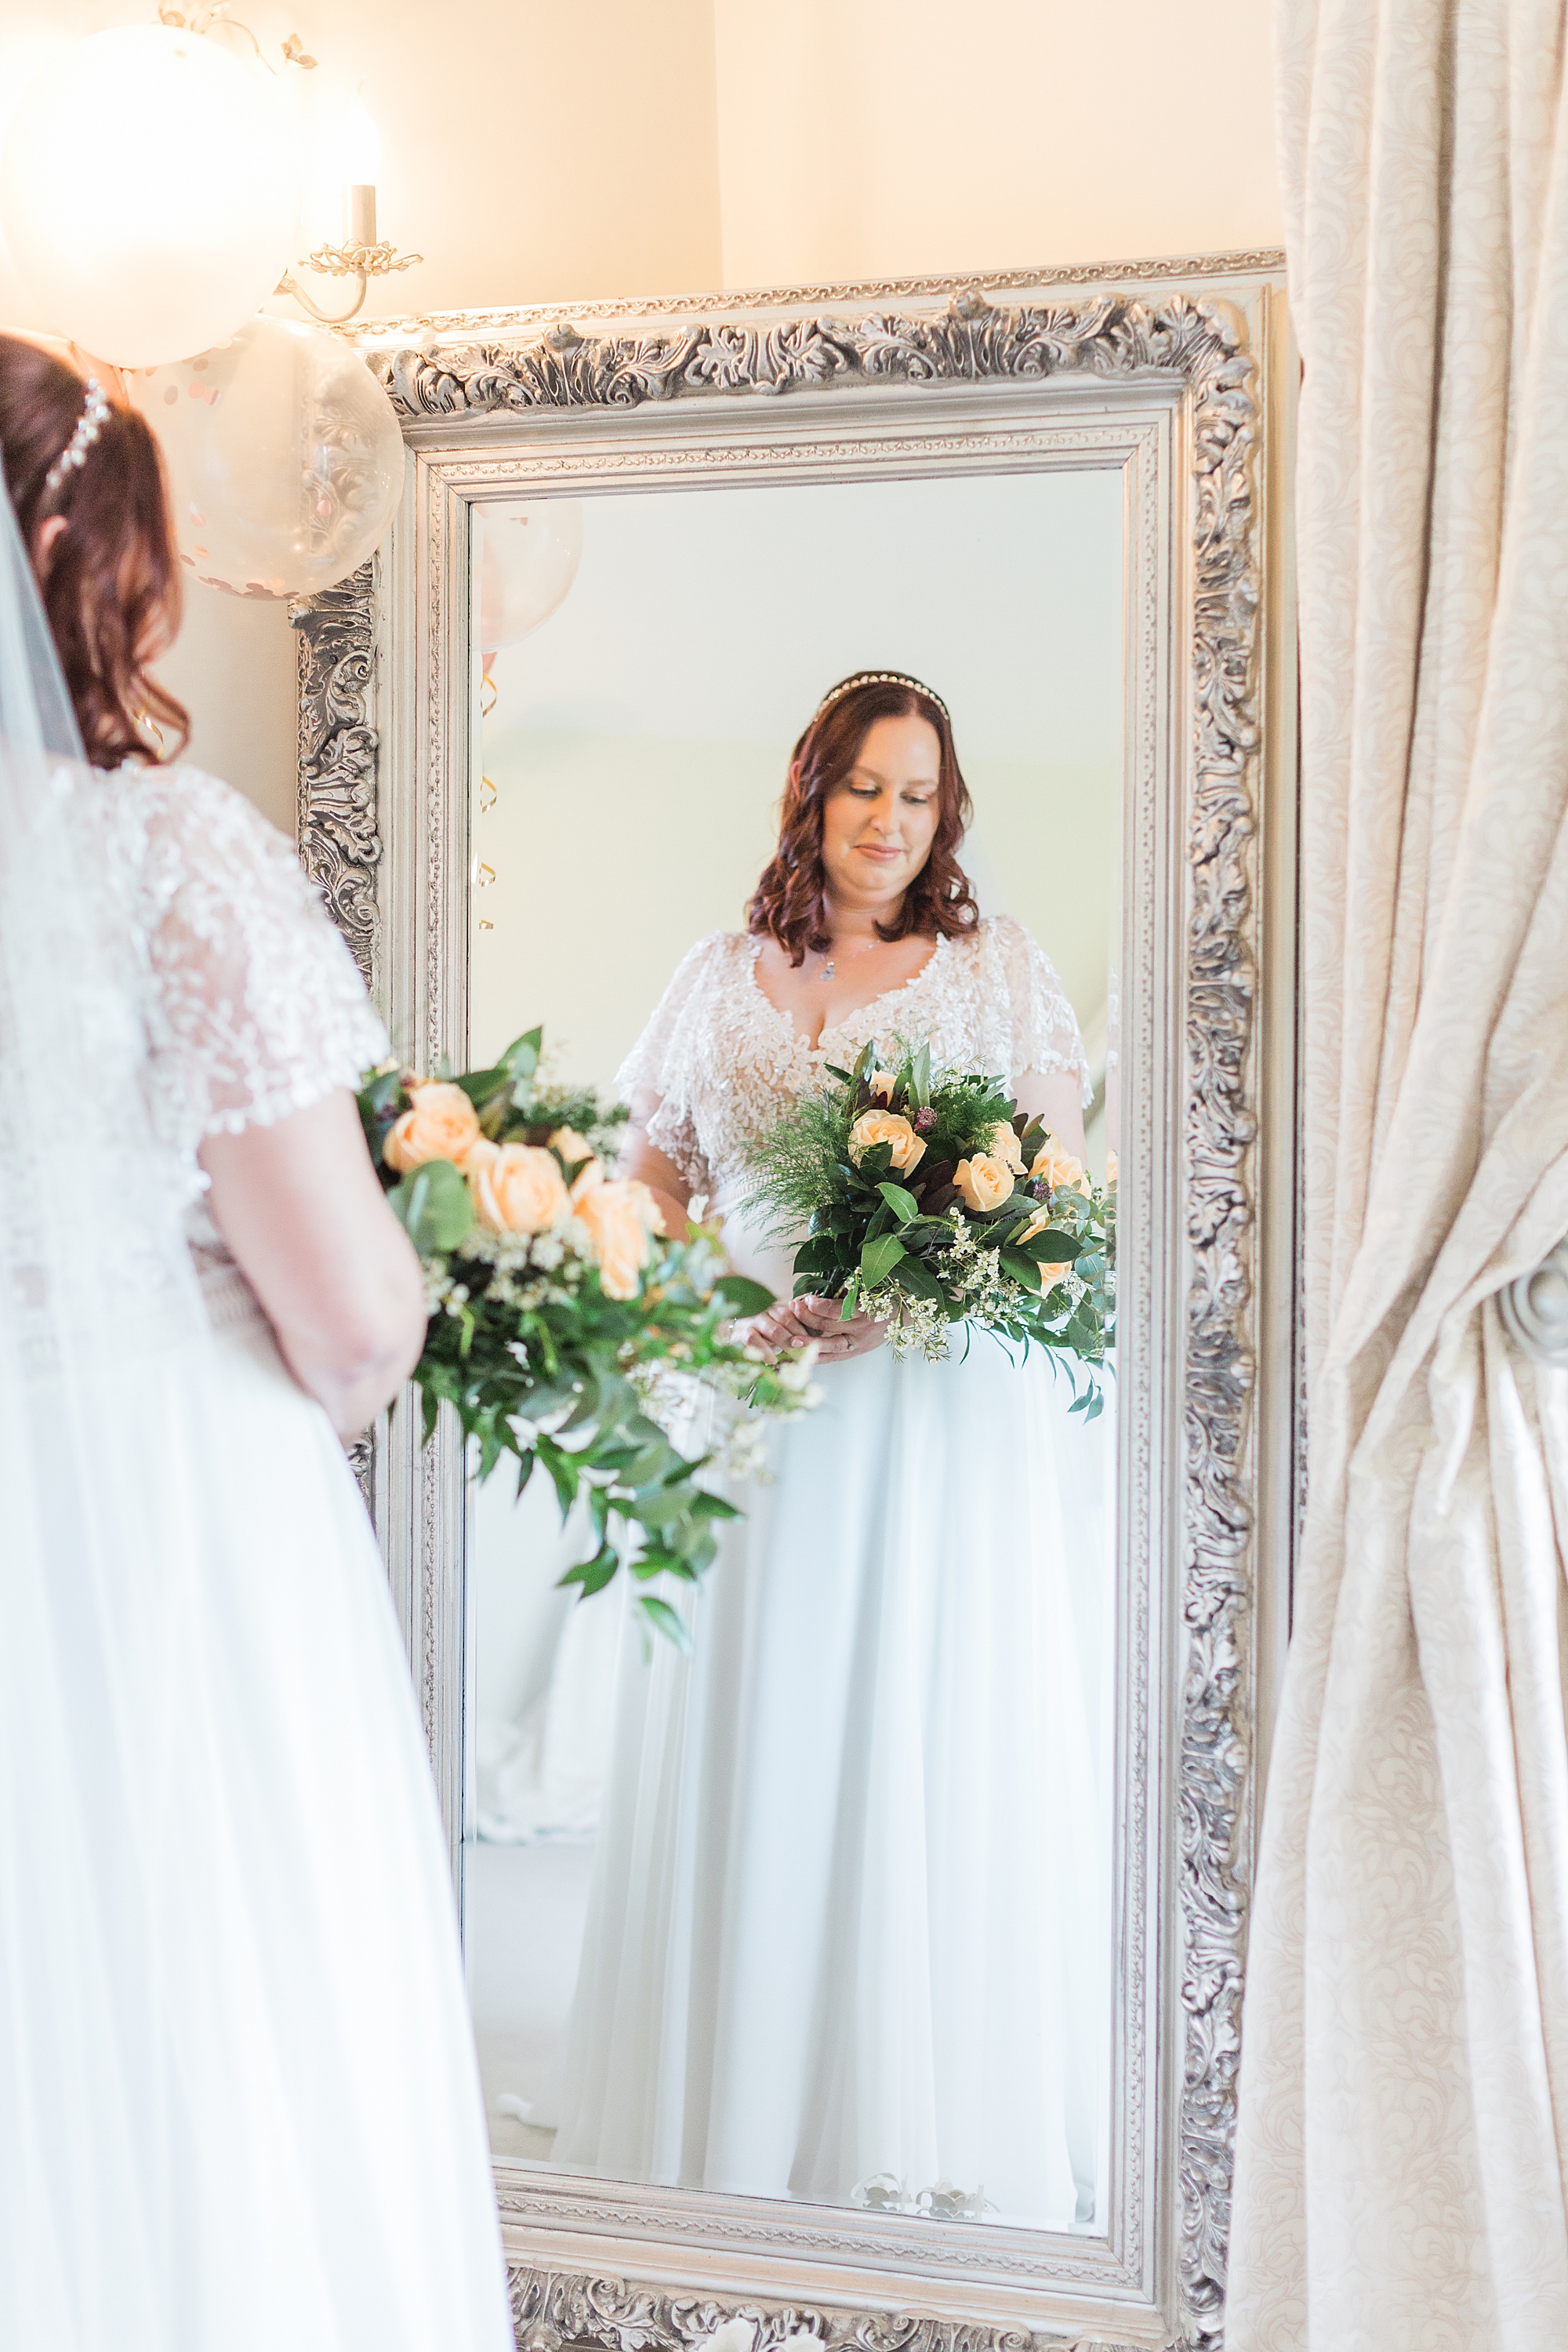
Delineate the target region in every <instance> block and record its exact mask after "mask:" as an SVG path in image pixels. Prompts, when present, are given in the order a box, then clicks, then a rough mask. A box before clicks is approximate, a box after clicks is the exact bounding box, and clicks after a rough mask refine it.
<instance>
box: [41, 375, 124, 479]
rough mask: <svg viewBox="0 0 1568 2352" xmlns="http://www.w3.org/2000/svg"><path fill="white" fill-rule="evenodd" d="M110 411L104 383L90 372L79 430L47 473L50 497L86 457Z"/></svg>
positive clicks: (107, 420) (106, 421) (78, 422)
mask: <svg viewBox="0 0 1568 2352" xmlns="http://www.w3.org/2000/svg"><path fill="white" fill-rule="evenodd" d="M110 414H111V412H110V405H109V401H108V399H107V397H106V395H105V393H104V389H103V386H102V385H101V384H100V382H99V380H98V378H97V377H96V376H95V375H89V377H88V380H87V406H86V407H85V408H84V409H83V410H82V413H81V415H79V417H78V419H77V427H76V431H75V432H74V433H73V434H72V435H71V437H70V439H69V440H68V442H67V443H66V446H65V447H64V448H63V449H62V450H61V451H60V454H59V456H58V457H57V458H56V459H55V462H54V464H53V465H52V466H51V467H49V470H48V472H47V474H46V475H45V476H44V496H45V497H46V498H48V497H50V496H51V495H52V494H53V492H54V491H56V490H58V488H59V486H60V484H61V483H62V482H63V481H64V480H65V478H66V476H67V475H68V474H69V473H71V472H73V471H74V470H75V468H76V467H78V466H79V465H80V464H81V461H82V459H83V458H84V457H86V456H87V453H88V451H89V449H90V448H91V446H92V445H93V443H94V442H95V441H96V440H97V438H98V436H99V435H100V433H101V432H102V430H103V428H104V426H105V425H107V424H108V422H109V419H110Z"/></svg>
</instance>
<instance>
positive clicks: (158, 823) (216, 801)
mask: <svg viewBox="0 0 1568 2352" xmlns="http://www.w3.org/2000/svg"><path fill="white" fill-rule="evenodd" d="M105 792H106V795H107V799H108V803H109V805H110V814H111V821H112V822H113V823H114V824H115V827H116V829H117V831H119V832H120V833H121V835H122V836H123V837H124V838H125V839H126V840H127V841H128V842H129V843H130V844H131V845H132V846H133V847H136V848H140V849H142V850H143V851H145V852H147V853H148V854H151V855H157V856H160V857H161V859H162V860H163V862H165V863H168V862H172V863H174V865H183V864H184V863H186V862H189V863H192V864H194V865H196V866H199V868H200V870H201V871H202V872H203V873H204V874H205V875H207V876H208V877H214V878H216V877H219V876H221V875H223V874H224V873H225V872H226V871H228V870H229V869H232V868H234V867H239V868H241V869H244V870H252V869H255V868H257V867H258V866H259V867H266V866H271V867H273V868H275V869H276V868H280V867H282V866H285V865H287V866H293V867H295V868H296V869H297V867H298V859H297V857H296V856H295V851H294V845H293V843H292V842H291V841H289V839H288V837H287V835H284V834H281V833H279V830H278V827H277V826H276V825H275V824H270V823H269V822H268V819H267V818H266V817H264V816H263V815H262V814H261V811H260V810H259V809H258V807H257V805H256V803H255V802H254V801H251V800H247V797H246V795H245V794H244V793H241V792H237V791H236V789H235V787H234V786H233V785H232V784H226V783H225V782H223V780H222V778H221V777H219V776H211V775H208V773H207V772H206V770H205V768H197V767H194V766H192V765H191V764H190V762H189V761H184V760H182V761H178V762H177V763H176V764H175V765H174V766H172V767H167V768H163V767H142V766H139V765H137V764H136V763H135V762H134V761H127V762H126V764H125V766H124V767H122V768H121V769H118V770H117V771H116V772H114V773H113V774H112V775H111V776H110V777H108V778H106V780H105Z"/></svg>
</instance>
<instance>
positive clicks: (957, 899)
mask: <svg viewBox="0 0 1568 2352" xmlns="http://www.w3.org/2000/svg"><path fill="white" fill-rule="evenodd" d="M878 719H926V720H927V721H928V722H929V723H930V725H931V726H932V727H933V728H934V729H935V730H936V737H937V741H938V742H939V744H940V745H941V747H942V758H941V762H940V765H939V768H938V771H937V823H936V832H935V834H934V835H933V836H932V839H931V853H930V855H929V856H928V857H927V859H926V862H925V864H924V865H923V866H921V870H920V872H919V873H918V874H917V875H916V876H915V878H914V880H913V881H912V882H911V883H910V887H909V888H908V889H907V890H906V891H905V893H904V897H903V903H902V905H901V906H900V908H899V911H898V914H897V915H896V916H895V918H894V919H893V920H892V921H891V922H890V923H879V924H878V925H877V935H878V937H879V939H884V940H904V939H909V938H910V936H911V935H916V936H920V937H922V938H927V939H931V938H936V937H938V936H939V935H940V936H942V937H945V938H948V939H952V938H954V937H955V936H956V935H957V934H958V933H959V932H961V931H970V930H973V928H974V926H975V924H976V923H977V922H978V921H979V919H980V909H979V908H978V907H977V906H976V905H975V902H974V893H973V890H972V889H971V888H970V887H969V879H968V877H967V876H966V875H965V874H964V872H963V868H962V866H960V865H959V862H958V845H959V844H960V842H961V841H962V840H963V835H964V829H965V827H966V826H967V825H968V824H969V821H970V818H971V816H972V815H973V808H972V807H971V804H970V799H969V787H968V786H967V784H965V782H964V781H963V772H962V771H961V770H960V768H959V764H958V753H957V752H956V751H954V749H953V744H952V720H951V719H949V718H948V715H947V713H946V711H945V710H944V709H942V705H941V703H940V702H938V701H937V700H936V699H935V698H934V697H932V696H931V695H929V694H925V693H922V692H921V690H920V688H917V687H914V686H905V685H902V684H900V683H898V682H897V681H886V680H881V681H879V680H871V679H868V681H867V683H866V684H865V685H864V686H852V687H849V688H847V691H840V692H837V693H836V694H835V695H834V696H832V697H830V698H829V699H828V700H827V701H826V703H825V704H824V705H823V706H822V707H821V708H820V709H818V711H817V713H816V718H815V719H813V720H812V722H811V724H810V726H809V727H808V728H807V729H806V730H805V734H804V735H803V736H802V737H801V739H800V740H799V742H798V743H797V744H796V745H795V753H794V756H793V758H792V759H791V761H790V766H789V780H788V782H786V784H785V785H784V804H783V807H782V808H781V810H780V813H779V843H778V847H777V848H776V849H775V850H774V852H773V856H772V857H771V858H770V859H769V861H768V864H767V866H766V867H765V868H764V869H763V877H762V879H761V881H760V882H759V883H758V884H757V887H756V890H755V892H754V893H753V895H752V902H751V904H750V906H749V907H748V908H747V909H746V921H747V925H748V927H749V929H752V931H755V932H759V933H760V934H762V936H763V937H764V938H766V939H771V940H777V941H778V943H779V945H780V947H781V948H783V949H784V952H785V953H786V955H787V956H788V957H789V960H790V961H791V963H794V964H799V963H804V962H805V951H806V950H807V948H810V949H811V950H814V952H815V953H816V954H818V955H826V952H827V950H828V949H829V948H830V947H831V945H832V940H831V937H830V935H829V933H828V931H827V929H826V925H825V922H824V914H825V911H826V895H827V877H826V874H825V873H824V871H823V866H822V820H823V813H824V811H825V809H826V805H827V803H828V802H829V801H830V800H831V799H832V797H833V795H834V793H837V791H839V789H840V788H841V787H842V786H843V785H844V784H845V783H846V782H847V780H848V776H849V772H850V771H851V769H852V768H853V767H854V765H855V762H856V761H857V760H858V758H859V756H860V747H861V745H862V744H863V743H864V742H865V740H866V736H867V733H868V730H869V729H870V728H871V727H872V726H874V725H875V723H876V721H877V720H878Z"/></svg>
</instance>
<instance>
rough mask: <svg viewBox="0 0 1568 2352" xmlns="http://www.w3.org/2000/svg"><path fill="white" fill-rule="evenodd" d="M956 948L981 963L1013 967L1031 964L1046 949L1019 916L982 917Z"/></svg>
mask: <svg viewBox="0 0 1568 2352" xmlns="http://www.w3.org/2000/svg"><path fill="white" fill-rule="evenodd" d="M953 945H954V946H955V947H957V948H960V949H962V950H964V951H966V952H967V953H968V954H969V955H970V956H971V957H973V959H974V960H975V961H977V962H980V963H996V964H1001V965H1004V966H1012V965H1015V964H1019V963H1027V962H1029V961H1032V960H1033V959H1034V958H1035V957H1037V956H1039V955H1042V954H1043V953H1044V950H1043V949H1042V948H1041V946H1040V944H1039V941H1038V940H1037V939H1036V937H1035V935H1034V933H1033V932H1032V931H1031V930H1030V929H1028V927H1027V925H1026V924H1024V923H1021V922H1020V921H1019V920H1018V918H1017V917H1016V915H982V916H981V918H980V920H979V921H978V922H977V923H976V924H975V925H974V927H973V929H972V930H968V931H963V932H961V933H960V934H959V936H958V937H957V939H956V940H954V941H953Z"/></svg>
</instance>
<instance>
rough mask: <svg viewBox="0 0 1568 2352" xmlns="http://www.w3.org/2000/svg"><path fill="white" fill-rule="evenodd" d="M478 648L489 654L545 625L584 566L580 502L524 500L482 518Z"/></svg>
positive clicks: (487, 512) (489, 510) (488, 511)
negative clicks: (580, 568) (580, 565)
mask: <svg viewBox="0 0 1568 2352" xmlns="http://www.w3.org/2000/svg"><path fill="white" fill-rule="evenodd" d="M480 527H481V531H482V538H481V542H480V548H479V645H480V647H481V648H482V650H483V651H484V652H486V653H488V654H493V653H499V652H500V648H501V646H514V645H516V644H517V642H518V640H519V639H520V638H521V637H526V636H528V635H530V634H531V632H532V631H533V630H535V629H537V628H538V626H539V625H540V623H541V621H547V620H548V619H549V618H550V615H551V614H552V613H553V612H554V610H555V608H556V606H557V605H558V604H561V603H562V602H563V599H564V597H565V594H566V592H567V590H568V589H569V588H570V587H571V585H572V583H573V582H574V580H575V579H576V577H577V566H578V565H579V564H580V563H581V562H582V561H583V501H582V499H521V500H520V501H519V503H518V504H517V505H515V506H504V507H487V508H486V509H484V511H483V513H482V514H481V516H480Z"/></svg>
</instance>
